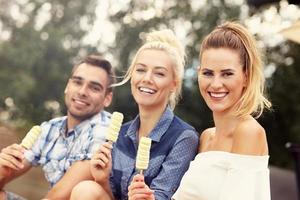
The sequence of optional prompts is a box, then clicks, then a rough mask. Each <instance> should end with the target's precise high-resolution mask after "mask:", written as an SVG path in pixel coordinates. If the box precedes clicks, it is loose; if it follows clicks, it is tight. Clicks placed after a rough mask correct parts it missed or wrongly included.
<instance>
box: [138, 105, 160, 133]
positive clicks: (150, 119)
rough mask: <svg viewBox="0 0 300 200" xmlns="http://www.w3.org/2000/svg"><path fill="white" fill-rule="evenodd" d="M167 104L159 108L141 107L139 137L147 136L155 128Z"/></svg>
mask: <svg viewBox="0 0 300 200" xmlns="http://www.w3.org/2000/svg"><path fill="white" fill-rule="evenodd" d="M165 108H166V106H164V107H161V108H158V109H153V108H152V109H147V108H143V107H139V114H140V127H139V131H138V134H139V138H140V137H143V136H144V137H146V136H148V135H149V133H150V132H151V131H152V130H153V129H154V127H155V126H156V124H157V123H158V121H159V120H160V118H161V116H162V114H163V113H164V111H165Z"/></svg>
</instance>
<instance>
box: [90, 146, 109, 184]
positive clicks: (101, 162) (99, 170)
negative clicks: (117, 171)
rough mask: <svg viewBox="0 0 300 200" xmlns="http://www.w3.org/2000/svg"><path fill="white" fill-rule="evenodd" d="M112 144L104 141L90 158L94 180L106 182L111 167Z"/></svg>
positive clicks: (100, 182)
mask: <svg viewBox="0 0 300 200" xmlns="http://www.w3.org/2000/svg"><path fill="white" fill-rule="evenodd" d="M111 150H112V144H111V143H109V142H106V143H104V144H103V145H102V146H101V147H100V149H99V150H98V151H96V152H95V154H94V155H93V157H92V159H91V166H90V170H91V173H92V176H93V177H94V180H95V181H96V182H97V183H99V184H102V183H107V182H108V180H109V174H110V171H111V168H112V159H111Z"/></svg>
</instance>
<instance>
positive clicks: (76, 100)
mask: <svg viewBox="0 0 300 200" xmlns="http://www.w3.org/2000/svg"><path fill="white" fill-rule="evenodd" d="M74 101H75V102H76V103H77V104H81V105H87V103H85V102H83V101H80V100H78V99H75V100H74Z"/></svg>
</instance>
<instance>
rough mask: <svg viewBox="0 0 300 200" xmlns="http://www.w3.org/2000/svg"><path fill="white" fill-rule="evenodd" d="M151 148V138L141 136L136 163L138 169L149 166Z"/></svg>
mask: <svg viewBox="0 0 300 200" xmlns="http://www.w3.org/2000/svg"><path fill="white" fill-rule="evenodd" d="M150 148H151V139H150V138H147V137H141V139H140V143H139V148H138V152H137V157H136V163H135V167H136V168H137V169H139V170H145V169H147V168H148V165H149V159H150Z"/></svg>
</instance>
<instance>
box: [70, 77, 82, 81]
mask: <svg viewBox="0 0 300 200" xmlns="http://www.w3.org/2000/svg"><path fill="white" fill-rule="evenodd" d="M71 79H76V80H83V78H82V77H80V76H72V77H71Z"/></svg>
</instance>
